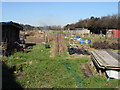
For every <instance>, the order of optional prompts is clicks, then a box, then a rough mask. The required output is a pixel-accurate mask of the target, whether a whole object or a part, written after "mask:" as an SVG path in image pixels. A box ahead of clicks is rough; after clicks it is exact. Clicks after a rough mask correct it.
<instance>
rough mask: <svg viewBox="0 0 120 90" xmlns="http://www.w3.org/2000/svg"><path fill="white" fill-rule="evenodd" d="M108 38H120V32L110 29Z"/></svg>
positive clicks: (107, 34)
mask: <svg viewBox="0 0 120 90" xmlns="http://www.w3.org/2000/svg"><path fill="white" fill-rule="evenodd" d="M106 36H107V37H113V38H120V30H115V29H109V30H107V33H106Z"/></svg>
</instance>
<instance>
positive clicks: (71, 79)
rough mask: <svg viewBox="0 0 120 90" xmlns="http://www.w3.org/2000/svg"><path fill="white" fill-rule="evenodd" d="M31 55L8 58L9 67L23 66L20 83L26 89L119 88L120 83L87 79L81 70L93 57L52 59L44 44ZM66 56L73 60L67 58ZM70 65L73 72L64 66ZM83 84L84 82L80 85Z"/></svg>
mask: <svg viewBox="0 0 120 90" xmlns="http://www.w3.org/2000/svg"><path fill="white" fill-rule="evenodd" d="M30 51H31V52H29V53H20V52H17V53H14V55H12V56H10V57H9V58H5V60H6V61H7V62H9V63H8V66H9V67H11V66H13V65H16V66H17V67H19V66H20V65H23V72H22V76H19V77H17V78H16V81H17V82H18V83H20V84H21V85H22V87H23V88H102V87H103V88H105V87H106V88H111V87H118V84H117V83H118V80H115V79H111V80H110V81H109V82H111V83H112V85H107V83H108V82H107V79H105V78H102V77H99V76H92V77H90V78H85V76H84V74H83V72H82V71H81V66H83V65H84V64H85V63H87V62H89V59H90V58H89V57H88V56H84V57H81V58H74V57H76V56H72V55H71V56H70V55H68V54H67V53H65V54H63V55H56V56H55V57H50V49H45V47H44V45H43V44H41V45H36V46H34V47H33V49H31V50H30ZM66 57H70V59H67V58H66ZM61 63H69V66H68V68H69V70H70V72H69V71H68V70H67V68H66V67H65V65H64V64H61ZM79 81H81V83H79Z"/></svg>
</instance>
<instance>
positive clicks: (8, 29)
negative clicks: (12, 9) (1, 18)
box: [0, 21, 23, 56]
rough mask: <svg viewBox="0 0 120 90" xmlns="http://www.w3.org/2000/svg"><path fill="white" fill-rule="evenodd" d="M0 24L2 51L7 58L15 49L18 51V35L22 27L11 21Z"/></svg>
mask: <svg viewBox="0 0 120 90" xmlns="http://www.w3.org/2000/svg"><path fill="white" fill-rule="evenodd" d="M0 24H2V43H1V45H2V51H3V55H5V56H8V55H10V54H11V53H12V52H13V51H14V50H15V49H18V46H17V42H19V40H20V39H19V33H20V30H23V27H22V26H20V25H19V24H18V23H15V22H12V21H9V22H1V23H0Z"/></svg>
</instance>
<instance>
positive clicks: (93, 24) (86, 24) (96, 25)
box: [64, 15, 120, 34]
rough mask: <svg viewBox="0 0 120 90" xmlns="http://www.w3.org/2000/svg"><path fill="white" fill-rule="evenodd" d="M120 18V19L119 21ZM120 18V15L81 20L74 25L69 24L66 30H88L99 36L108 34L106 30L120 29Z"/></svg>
mask: <svg viewBox="0 0 120 90" xmlns="http://www.w3.org/2000/svg"><path fill="white" fill-rule="evenodd" d="M118 18H119V19H118ZM119 21H120V17H118V15H111V16H110V15H109V16H103V17H101V18H100V17H93V16H92V17H90V18H87V19H84V20H79V21H78V22H76V23H74V24H67V25H66V26H65V27H64V28H65V29H66V30H68V29H70V30H75V28H88V29H89V30H90V32H92V33H95V34H99V33H101V32H102V33H103V34H106V29H120V26H119V25H118V24H120V23H118V22H119Z"/></svg>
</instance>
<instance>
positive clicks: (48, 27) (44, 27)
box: [40, 26, 51, 30]
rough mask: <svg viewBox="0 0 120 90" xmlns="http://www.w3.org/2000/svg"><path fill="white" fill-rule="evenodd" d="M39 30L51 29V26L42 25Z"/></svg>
mask: <svg viewBox="0 0 120 90" xmlns="http://www.w3.org/2000/svg"><path fill="white" fill-rule="evenodd" d="M40 30H51V27H50V26H43V27H40Z"/></svg>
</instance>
